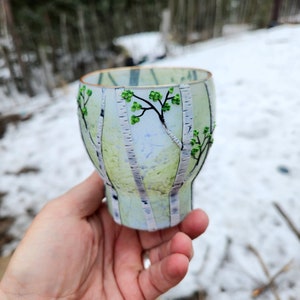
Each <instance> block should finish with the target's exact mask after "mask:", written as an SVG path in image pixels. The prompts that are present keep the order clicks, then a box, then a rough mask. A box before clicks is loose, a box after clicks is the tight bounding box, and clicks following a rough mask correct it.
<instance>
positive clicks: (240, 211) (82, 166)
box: [0, 25, 300, 300]
mask: <svg viewBox="0 0 300 300" xmlns="http://www.w3.org/2000/svg"><path fill="white" fill-rule="evenodd" d="M158 64H160V65H169V66H171V65H172V66H174V65H176V66H191V67H200V68H205V69H208V70H210V71H211V72H212V73H213V75H214V79H215V85H216V92H217V128H216V130H215V142H214V145H213V147H212V149H211V152H210V155H209V157H208V159H207V162H206V164H205V167H204V168H203V170H202V172H201V173H200V175H199V176H198V178H197V179H196V181H195V184H194V199H195V206H196V207H201V208H203V209H204V210H205V211H206V212H207V213H208V215H209V216H210V226H209V228H208V230H207V232H206V233H205V234H204V235H203V236H202V237H200V238H199V239H197V240H196V241H195V243H194V249H195V255H194V258H193V261H192V263H191V267H190V271H189V273H188V275H187V276H186V278H185V279H184V281H183V282H182V283H181V284H179V285H178V287H176V288H175V289H173V290H172V291H170V292H169V293H168V294H166V295H165V297H164V298H165V299H172V298H174V297H175V296H176V297H179V296H180V295H188V294H190V293H192V292H193V291H195V290H206V292H207V294H208V297H207V299H212V300H216V299H217V300H227V299H230V300H241V299H242V300H244V299H246V300H247V299H251V293H252V291H253V289H255V288H257V287H260V286H261V285H263V284H265V283H267V282H268V279H267V277H266V275H265V273H264V271H263V269H262V267H261V264H260V263H259V260H258V258H257V256H256V255H255V254H254V252H253V251H251V250H250V249H251V247H252V248H254V249H256V250H257V252H259V254H260V256H261V257H262V259H263V260H264V263H265V265H266V267H267V268H268V270H269V272H270V275H271V276H272V275H274V274H275V273H276V272H277V271H278V270H280V269H281V268H282V267H283V266H284V265H285V264H287V263H288V262H290V261H291V265H290V267H289V268H288V269H287V270H285V271H284V272H282V273H281V274H280V275H279V276H278V277H277V278H276V280H275V288H276V289H277V291H278V295H279V297H280V298H275V296H274V294H273V293H272V292H271V290H270V289H267V291H266V292H265V293H264V294H262V295H261V296H260V297H259V298H258V299H264V300H268V299H294V300H296V299H300V240H298V239H297V237H296V235H295V234H294V233H293V232H292V231H291V230H290V228H289V227H288V225H287V223H286V222H285V220H284V218H283V217H282V216H281V215H280V214H279V212H278V210H277V209H276V208H275V206H274V202H277V203H278V204H279V205H280V206H281V207H282V208H283V209H284V210H285V211H286V213H287V214H288V216H289V217H290V219H291V220H292V221H293V222H294V223H295V225H296V226H297V227H298V229H299V230H300V217H299V216H300V201H299V197H300V118H299V114H300V26H299V25H294V26H292V25H284V26H280V27H276V28H273V29H269V30H259V31H255V32H247V33H242V34H239V35H235V36H230V37H227V38H220V39H216V40H212V41H208V42H205V43H201V44H196V45H193V46H189V47H186V48H184V49H182V51H181V53H177V54H176V55H175V56H174V57H171V58H168V59H165V60H163V61H160V62H159V63H158ZM76 89H77V83H74V84H71V85H70V86H69V87H68V89H65V90H64V91H60V92H59V95H58V98H57V99H56V100H55V101H53V103H51V104H49V105H48V106H45V107H44V108H42V109H40V111H39V113H36V114H35V115H34V117H33V118H32V119H31V120H29V121H27V122H23V123H20V124H19V126H17V127H15V126H10V127H9V128H8V131H7V133H6V135H5V137H4V138H3V139H0V176H1V177H0V178H1V180H0V191H2V192H5V191H6V192H8V194H7V195H6V196H5V198H4V201H3V203H2V207H1V212H0V215H2V216H3V215H13V216H16V217H17V220H16V223H15V225H14V226H13V228H12V234H14V235H15V236H16V237H17V238H20V237H21V236H22V233H23V232H24V230H25V228H26V227H27V226H28V224H29V223H30V222H31V218H32V217H31V215H32V211H34V212H37V211H38V210H39V209H40V208H41V207H42V206H43V204H44V203H45V202H46V201H48V200H49V199H51V198H53V197H55V196H57V195H59V194H61V193H63V192H64V191H65V190H66V189H68V188H70V187H71V186H73V185H74V184H76V183H77V182H79V181H81V180H82V179H83V178H85V177H86V176H87V175H88V174H89V173H90V172H91V171H92V170H93V167H92V165H91V163H90V162H89V159H88V157H87V155H86V153H85V151H84V148H83V145H82V142H81V138H80V134H79V130H78V123H77V116H76V103H75V98H76V93H77V91H76ZM32 101H34V100H32ZM36 101H37V100H36ZM27 109H30V107H29V106H28V107H23V111H24V112H26V110H27ZM24 167H35V168H38V169H39V172H31V173H30V172H29V173H23V174H20V175H19V176H16V175H15V173H16V172H18V171H20V170H21V169H22V168H24ZM15 245H16V242H14V243H12V244H10V245H9V246H8V247H7V248H6V253H8V252H9V251H11V249H13V248H14V247H15Z"/></svg>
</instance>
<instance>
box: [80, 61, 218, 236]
mask: <svg viewBox="0 0 300 300" xmlns="http://www.w3.org/2000/svg"><path fill="white" fill-rule="evenodd" d="M77 105H78V117H79V124H80V130H81V135H82V139H83V142H84V145H85V148H86V150H87V153H88V154H89V157H90V159H91V161H92V162H93V164H94V165H95V167H96V169H97V170H98V172H99V174H100V176H101V177H102V179H103V180H104V182H105V189H106V200H107V204H108V209H109V211H110V214H111V215H112V217H113V219H114V220H115V222H117V223H118V224H122V225H124V226H127V227H130V228H134V229H139V230H147V231H155V230H159V229H163V228H167V227H172V226H175V225H177V224H178V223H180V222H181V221H182V220H183V219H184V217H185V216H186V215H187V214H188V213H189V212H190V211H191V210H192V208H193V201H192V184H193V181H194V179H195V177H196V176H197V174H198V173H199V171H200V170H201V168H202V166H203V164H204V161H205V159H206V157H207V154H208V151H209V148H210V146H211V144H212V143H213V131H214V127H215V92H214V84H213V80H212V75H211V73H210V72H208V71H206V70H201V69H196V68H180V67H170V68H166V67H128V68H114V69H104V70H100V71H96V72H92V73H89V74H87V75H85V76H83V77H82V78H81V79H80V85H79V91H78V96H77Z"/></svg>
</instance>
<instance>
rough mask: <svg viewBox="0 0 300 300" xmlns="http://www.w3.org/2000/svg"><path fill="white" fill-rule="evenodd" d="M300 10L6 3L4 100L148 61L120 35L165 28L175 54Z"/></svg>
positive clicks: (203, 4)
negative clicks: (135, 54) (178, 48)
mask: <svg viewBox="0 0 300 300" xmlns="http://www.w3.org/2000/svg"><path fill="white" fill-rule="evenodd" d="M299 10H300V1H299V0H188V1H185V0H101V1H96V0H89V1H83V0H53V1H40V0H34V1H30V2H29V1H21V0H0V91H2V95H3V97H2V98H3V101H4V100H7V99H10V98H11V99H15V98H16V97H15V93H16V92H17V93H26V94H27V95H28V96H29V97H33V96H35V95H36V94H39V93H41V92H44V91H45V90H46V91H47V92H48V94H49V96H50V97H53V90H54V89H55V88H57V87H61V86H63V85H65V84H66V83H69V82H72V81H74V80H76V79H78V78H79V77H80V76H82V75H83V74H85V73H87V72H89V71H92V70H95V69H101V68H107V67H117V66H123V65H133V64H134V65H137V64H140V63H142V62H143V61H146V60H147V57H145V58H143V60H142V61H134V60H133V59H132V57H131V55H130V53H128V51H127V50H126V49H123V48H122V47H120V46H118V45H116V44H115V43H114V40H115V38H116V37H119V36H124V35H129V34H134V33H138V32H151V31H155V32H161V33H162V43H164V46H165V53H164V54H163V56H167V55H169V54H170V53H169V45H170V44H171V43H176V44H180V45H187V44H191V43H194V42H199V41H203V40H207V39H210V38H215V37H220V36H222V35H223V34H224V33H225V32H226V28H228V26H230V25H239V26H243V25H247V29H250V30H251V29H257V28H265V27H272V26H275V25H277V24H278V23H280V22H285V23H286V22H293V16H295V15H297V13H299ZM159 58H160V57H157V59H159ZM3 101H2V102H3ZM0 111H1V109H0Z"/></svg>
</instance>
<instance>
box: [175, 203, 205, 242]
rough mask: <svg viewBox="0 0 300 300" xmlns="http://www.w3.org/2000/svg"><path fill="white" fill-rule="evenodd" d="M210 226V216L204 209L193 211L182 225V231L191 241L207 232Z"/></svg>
mask: <svg viewBox="0 0 300 300" xmlns="http://www.w3.org/2000/svg"><path fill="white" fill-rule="evenodd" d="M208 224H209V218H208V215H207V214H206V213H205V212H204V211H203V210H202V209H199V208H197V209H194V210H192V211H191V212H190V213H189V214H188V215H187V216H186V218H185V219H184V220H183V221H182V223H181V224H180V229H181V231H183V232H184V233H186V234H187V235H188V236H189V237H190V238H191V239H195V238H196V237H198V236H199V235H201V234H202V233H204V232H205V230H206V229H207V227H208Z"/></svg>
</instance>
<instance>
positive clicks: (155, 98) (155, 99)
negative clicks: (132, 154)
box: [121, 87, 180, 126]
mask: <svg viewBox="0 0 300 300" xmlns="http://www.w3.org/2000/svg"><path fill="white" fill-rule="evenodd" d="M173 93H174V88H173V87H171V88H169V90H168V92H167V93H166V95H165V98H164V99H163V95H162V94H161V93H160V92H158V91H150V93H149V96H148V98H149V99H144V98H142V97H140V96H138V95H136V94H134V92H133V91H132V90H125V91H123V93H122V95H121V96H122V98H123V99H124V100H125V101H126V102H127V103H130V102H131V100H132V98H136V99H137V100H139V102H137V101H133V103H132V105H131V111H132V112H138V111H141V113H140V114H138V115H132V116H131V119H130V120H131V124H132V125H134V124H136V123H138V122H139V121H140V118H141V117H142V116H143V115H144V113H145V112H146V111H148V110H153V111H154V112H155V113H156V114H157V115H158V117H159V120H160V121H161V122H162V124H163V125H164V126H166V124H165V118H164V113H165V112H167V111H170V110H171V104H172V105H180V95H179V94H175V95H173ZM169 102H171V104H170V103H169ZM154 103H158V105H157V106H155V105H154ZM143 105H145V106H143Z"/></svg>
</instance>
